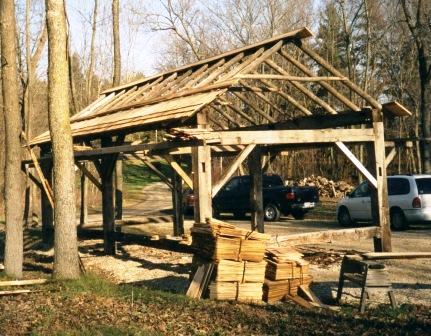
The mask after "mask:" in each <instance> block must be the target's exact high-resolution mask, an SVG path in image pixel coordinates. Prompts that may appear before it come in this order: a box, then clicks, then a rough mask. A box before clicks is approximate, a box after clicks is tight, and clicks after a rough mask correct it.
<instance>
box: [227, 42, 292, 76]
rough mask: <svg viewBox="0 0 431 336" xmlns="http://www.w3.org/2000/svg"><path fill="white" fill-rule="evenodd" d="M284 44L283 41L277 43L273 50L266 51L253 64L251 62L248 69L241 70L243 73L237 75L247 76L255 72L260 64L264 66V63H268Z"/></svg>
mask: <svg viewBox="0 0 431 336" xmlns="http://www.w3.org/2000/svg"><path fill="white" fill-rule="evenodd" d="M283 44H284V42H283V41H279V42H277V43H276V44H275V45H273V46H272V47H271V48H269V49H267V50H265V52H264V53H263V54H262V55H261V56H259V57H258V58H256V59H255V60H254V61H253V62H251V63H250V64H248V65H247V66H246V67H244V68H243V69H241V72H238V73H237V74H238V75H240V74H247V73H248V72H252V71H254V70H255V69H256V68H257V67H258V66H259V65H260V64H262V62H264V61H266V60H267V59H268V58H270V57H271V56H272V55H274V54H275V53H276V52H277V51H279V50H280V49H281V47H282V46H283ZM237 74H235V75H237Z"/></svg>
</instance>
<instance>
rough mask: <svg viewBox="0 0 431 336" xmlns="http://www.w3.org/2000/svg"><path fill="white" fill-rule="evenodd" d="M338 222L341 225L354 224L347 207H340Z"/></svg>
mask: <svg viewBox="0 0 431 336" xmlns="http://www.w3.org/2000/svg"><path fill="white" fill-rule="evenodd" d="M338 223H340V225H341V226H352V225H353V224H354V222H353V221H352V218H351V217H350V213H349V210H348V209H347V208H345V207H342V208H340V210H339V211H338Z"/></svg>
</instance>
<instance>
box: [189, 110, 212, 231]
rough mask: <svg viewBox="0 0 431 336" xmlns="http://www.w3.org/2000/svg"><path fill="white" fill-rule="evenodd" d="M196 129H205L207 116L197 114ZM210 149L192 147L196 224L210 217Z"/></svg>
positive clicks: (204, 145) (206, 147) (207, 147)
mask: <svg viewBox="0 0 431 336" xmlns="http://www.w3.org/2000/svg"><path fill="white" fill-rule="evenodd" d="M196 118H197V127H198V128H207V127H208V124H207V116H206V114H205V112H203V111H201V112H199V113H198V114H197V116H196ZM211 169H212V165H211V147H210V146H208V145H206V144H203V145H202V146H198V147H192V171H193V193H194V196H195V208H194V217H195V222H196V223H205V219H206V218H211V217H212V175H211Z"/></svg>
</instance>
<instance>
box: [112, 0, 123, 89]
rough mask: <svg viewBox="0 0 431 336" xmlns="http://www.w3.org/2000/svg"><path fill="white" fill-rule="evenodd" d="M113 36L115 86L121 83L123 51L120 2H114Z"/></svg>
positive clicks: (113, 0) (116, 0)
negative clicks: (121, 44) (121, 49)
mask: <svg viewBox="0 0 431 336" xmlns="http://www.w3.org/2000/svg"><path fill="white" fill-rule="evenodd" d="M112 34H113V37H114V38H113V40H114V75H113V84H114V86H115V85H120V81H121V51H120V1H119V0H112Z"/></svg>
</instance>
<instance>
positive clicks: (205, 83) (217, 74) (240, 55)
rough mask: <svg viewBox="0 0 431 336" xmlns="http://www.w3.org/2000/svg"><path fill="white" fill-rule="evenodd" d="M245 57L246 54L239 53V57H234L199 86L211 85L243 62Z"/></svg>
mask: <svg viewBox="0 0 431 336" xmlns="http://www.w3.org/2000/svg"><path fill="white" fill-rule="evenodd" d="M244 56H245V54H244V53H239V54H238V55H236V56H234V57H233V58H231V59H230V60H229V61H227V62H226V63H225V64H224V65H222V66H220V67H219V68H218V69H215V70H214V71H212V72H211V73H210V75H209V76H208V77H207V78H205V79H204V80H203V81H202V82H201V83H199V85H198V86H204V85H207V84H210V83H211V82H212V81H213V80H214V79H216V78H217V77H218V76H220V75H221V74H222V73H223V72H225V71H226V70H228V69H229V68H230V67H231V66H232V65H234V64H235V63H238V62H239V61H241V60H242V59H243V58H244Z"/></svg>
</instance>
